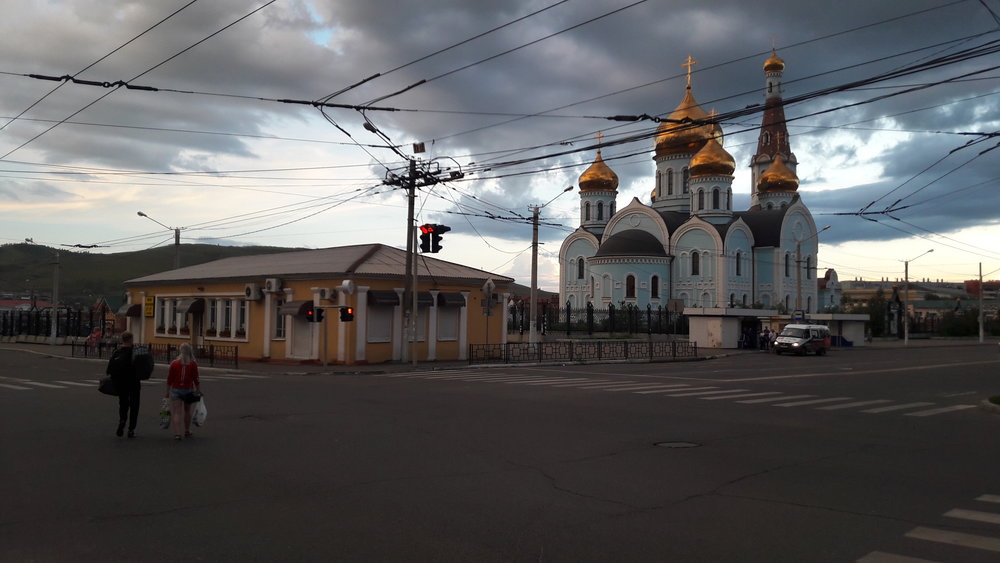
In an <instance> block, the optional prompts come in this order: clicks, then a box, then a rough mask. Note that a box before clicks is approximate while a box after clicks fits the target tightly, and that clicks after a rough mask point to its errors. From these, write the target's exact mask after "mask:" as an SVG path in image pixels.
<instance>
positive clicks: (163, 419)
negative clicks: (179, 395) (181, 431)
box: [160, 397, 170, 429]
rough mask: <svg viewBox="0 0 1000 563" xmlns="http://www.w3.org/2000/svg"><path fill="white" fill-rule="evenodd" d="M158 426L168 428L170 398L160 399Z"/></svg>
mask: <svg viewBox="0 0 1000 563" xmlns="http://www.w3.org/2000/svg"><path fill="white" fill-rule="evenodd" d="M160 428H164V429H166V428H170V399H167V398H166V397H164V398H163V399H160Z"/></svg>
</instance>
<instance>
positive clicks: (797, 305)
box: [795, 225, 830, 311]
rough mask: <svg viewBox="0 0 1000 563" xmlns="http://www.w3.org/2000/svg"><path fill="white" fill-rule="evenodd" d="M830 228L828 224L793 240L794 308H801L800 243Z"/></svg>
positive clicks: (797, 309) (799, 309) (798, 309)
mask: <svg viewBox="0 0 1000 563" xmlns="http://www.w3.org/2000/svg"><path fill="white" fill-rule="evenodd" d="M829 228H830V225H827V226H825V227H823V228H822V229H820V230H818V231H816V232H815V233H813V234H811V235H809V236H807V237H806V238H804V239H802V240H797V241H795V310H796V311H801V310H802V243H803V242H805V241H807V240H809V239H811V238H813V237H818V236H819V234H820V233H822V232H823V231H825V230H827V229H829Z"/></svg>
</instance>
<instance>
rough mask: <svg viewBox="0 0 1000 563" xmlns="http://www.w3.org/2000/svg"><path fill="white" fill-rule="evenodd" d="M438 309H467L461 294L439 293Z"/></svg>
mask: <svg viewBox="0 0 1000 563" xmlns="http://www.w3.org/2000/svg"><path fill="white" fill-rule="evenodd" d="M438 307H465V297H462V294H461V293H444V292H441V293H438Z"/></svg>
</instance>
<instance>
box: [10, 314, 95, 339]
mask: <svg viewBox="0 0 1000 563" xmlns="http://www.w3.org/2000/svg"><path fill="white" fill-rule="evenodd" d="M104 319H105V311H93V310H89V309H88V310H85V311H73V310H57V311H56V313H55V324H56V336H57V337H60V338H62V337H67V336H68V337H77V336H78V337H86V336H89V335H90V333H91V332H92V331H93V330H94V329H95V328H96V329H98V330H99V331H102V332H108V330H106V329H112V330H113V326H111V325H113V323H110V322H105V321H104ZM52 323H53V315H52V310H51V309H49V310H45V311H41V310H35V311H0V336H50V335H51V334H52ZM106 325H107V326H106Z"/></svg>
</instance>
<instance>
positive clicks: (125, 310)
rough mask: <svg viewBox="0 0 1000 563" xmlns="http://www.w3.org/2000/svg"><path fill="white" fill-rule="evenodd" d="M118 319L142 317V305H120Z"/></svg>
mask: <svg viewBox="0 0 1000 563" xmlns="http://www.w3.org/2000/svg"><path fill="white" fill-rule="evenodd" d="M118 316H119V317H141V316H142V303H133V304H131V305H129V304H128V303H126V304H124V305H122V306H121V307H119V308H118Z"/></svg>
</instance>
